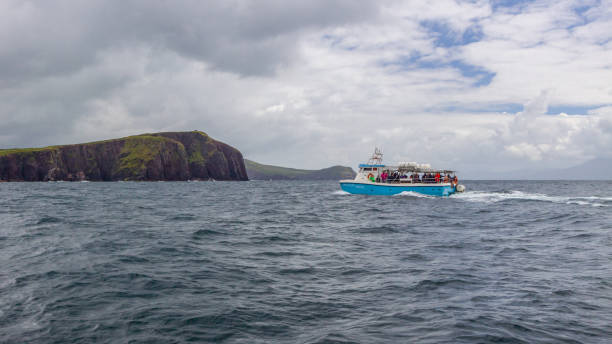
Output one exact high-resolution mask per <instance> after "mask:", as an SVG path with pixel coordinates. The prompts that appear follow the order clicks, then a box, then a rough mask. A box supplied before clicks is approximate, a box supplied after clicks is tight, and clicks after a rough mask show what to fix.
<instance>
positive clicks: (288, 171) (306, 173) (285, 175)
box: [244, 159, 356, 180]
mask: <svg viewBox="0 0 612 344" xmlns="http://www.w3.org/2000/svg"><path fill="white" fill-rule="evenodd" d="M244 163H245V166H246V171H247V174H248V176H249V178H250V179H259V180H269V179H272V180H338V179H352V178H355V174H356V173H355V171H353V169H352V168H350V167H345V166H332V167H329V168H324V169H321V170H299V169H295V168H287V167H280V166H272V165H264V164H260V163H257V162H255V161H251V160H248V159H244Z"/></svg>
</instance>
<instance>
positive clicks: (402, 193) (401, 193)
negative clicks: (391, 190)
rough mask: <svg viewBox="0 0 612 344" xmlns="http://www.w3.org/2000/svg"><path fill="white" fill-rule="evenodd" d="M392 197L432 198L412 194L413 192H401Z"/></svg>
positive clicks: (415, 193) (420, 194)
mask: <svg viewBox="0 0 612 344" xmlns="http://www.w3.org/2000/svg"><path fill="white" fill-rule="evenodd" d="M393 196H409V197H419V198H434V196H430V195H424V194H422V193H418V192H414V191H402V192H400V193H398V194H395V195H393Z"/></svg>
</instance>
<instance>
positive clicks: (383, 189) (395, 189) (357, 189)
mask: <svg viewBox="0 0 612 344" xmlns="http://www.w3.org/2000/svg"><path fill="white" fill-rule="evenodd" d="M340 187H341V188H342V190H344V191H346V192H348V193H352V194H361V195H379V196H390V195H397V194H399V193H402V192H405V191H408V192H416V193H420V194H423V195H429V196H449V195H452V194H454V193H455V191H456V188H455V187H451V186H450V185H448V184H446V185H436V184H421V185H410V186H408V185H397V184H391V185H389V184H387V185H385V184H379V183H358V182H340Z"/></svg>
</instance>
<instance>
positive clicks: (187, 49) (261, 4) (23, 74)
mask: <svg viewBox="0 0 612 344" xmlns="http://www.w3.org/2000/svg"><path fill="white" fill-rule="evenodd" d="M5 6H7V7H8V8H5V9H4V11H3V12H4V14H3V15H0V17H1V19H3V22H4V23H3V24H0V29H2V31H3V32H4V34H0V35H1V36H0V37H1V38H2V42H3V44H2V47H1V48H0V80H2V85H3V86H7V85H10V84H13V83H18V82H20V81H22V80H23V79H24V78H33V77H41V76H48V75H61V74H66V73H70V72H74V71H76V70H78V69H80V68H83V67H84V66H86V65H88V64H90V63H92V62H93V60H94V59H95V58H96V56H97V54H99V53H100V52H101V51H104V50H106V49H110V48H116V47H122V46H132V45H139V44H145V45H148V46H151V47H155V48H161V49H170V50H173V51H175V52H176V53H178V54H180V55H183V56H186V57H189V58H192V59H196V60H200V61H203V62H206V63H207V64H209V65H210V66H212V67H213V68H218V69H221V70H227V71H230V72H236V73H240V74H244V75H265V74H270V73H272V72H274V70H275V69H276V67H277V66H279V65H282V64H286V63H288V62H289V61H291V60H292V59H293V58H294V57H295V56H294V49H295V45H296V39H295V37H293V36H292V35H291V34H292V33H295V32H297V31H300V30H304V29H308V28H314V27H325V26H329V25H341V24H345V23H349V22H354V21H361V20H366V19H368V18H370V17H372V16H375V15H376V13H377V10H376V7H375V5H374V2H372V1H359V2H354V1H347V0H336V1H306V2H293V1H290V2H287V1H273V0H269V1H189V0H188V1H87V2H81V1H63V2H39V3H31V2H14V3H11V4H9V5H5Z"/></svg>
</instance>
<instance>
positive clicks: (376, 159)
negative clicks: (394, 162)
mask: <svg viewBox="0 0 612 344" xmlns="http://www.w3.org/2000/svg"><path fill="white" fill-rule="evenodd" d="M382 160H383V153H382V151H381V150H380V149H379V148H378V147H375V148H374V154H372V156H371V157H370V160H368V165H382Z"/></svg>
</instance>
